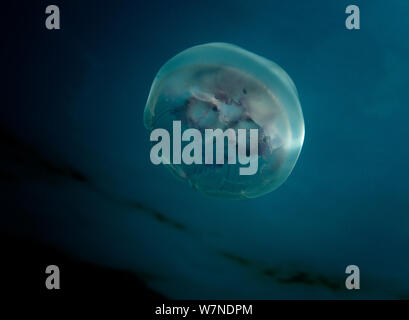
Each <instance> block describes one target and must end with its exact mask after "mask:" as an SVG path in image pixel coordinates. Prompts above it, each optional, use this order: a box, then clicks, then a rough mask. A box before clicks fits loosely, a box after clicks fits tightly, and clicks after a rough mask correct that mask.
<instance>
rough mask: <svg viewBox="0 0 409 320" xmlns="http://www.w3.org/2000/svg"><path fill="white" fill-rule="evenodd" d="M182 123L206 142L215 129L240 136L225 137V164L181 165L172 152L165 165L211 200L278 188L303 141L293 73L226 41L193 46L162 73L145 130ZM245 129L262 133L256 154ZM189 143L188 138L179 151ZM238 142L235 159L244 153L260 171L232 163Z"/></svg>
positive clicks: (251, 195) (147, 111) (155, 84)
mask: <svg viewBox="0 0 409 320" xmlns="http://www.w3.org/2000/svg"><path fill="white" fill-rule="evenodd" d="M175 121H177V123H178V124H180V126H181V130H182V132H183V131H184V130H187V129H196V130H197V132H200V133H202V134H203V137H205V134H206V133H207V132H208V130H210V129H213V130H214V132H216V130H217V129H221V130H219V132H220V131H222V132H223V133H225V132H227V131H229V132H230V133H231V132H232V130H233V132H235V133H238V135H237V136H236V137H234V135H233V136H231V137H230V138H231V139H229V135H227V134H225V135H224V136H223V139H224V138H226V139H227V140H228V143H225V144H224V145H221V148H224V150H222V151H226V152H225V153H224V156H225V157H226V161H224V163H220V161H219V162H217V161H205V160H203V161H201V162H196V163H184V162H183V161H181V162H180V161H179V162H176V163H175V162H172V159H171V157H170V156H169V155H166V156H167V157H169V159H167V160H168V161H164V162H163V163H164V165H165V166H166V167H168V168H169V169H170V171H171V172H172V173H173V174H174V175H175V176H176V177H178V178H179V179H182V180H184V181H186V182H188V183H189V185H190V186H191V187H192V188H194V189H197V190H199V191H201V192H203V193H205V194H207V195H210V196H217V197H223V198H231V199H246V198H255V197H259V196H261V195H264V194H266V193H269V192H271V191H273V190H275V189H276V188H278V187H279V186H280V185H282V184H283V183H284V182H285V181H286V179H287V178H288V177H289V175H290V173H291V171H292V170H293V168H294V166H295V164H296V162H297V159H298V157H299V154H300V152H301V148H302V145H303V141H304V118H303V114H302V110H301V105H300V102H299V98H298V93H297V89H296V87H295V85H294V83H293V81H292V80H291V78H290V77H289V76H288V74H287V73H286V72H285V71H284V70H283V69H282V68H281V67H279V66H278V65H277V64H275V63H274V62H272V61H270V60H267V59H266V58H263V57H261V56H258V55H256V54H254V53H251V52H249V51H247V50H244V49H242V48H240V47H238V46H235V45H232V44H227V43H208V44H203V45H198V46H194V47H191V48H189V49H187V50H184V51H182V52H181V53H179V54H177V55H176V56H174V57H173V58H171V59H170V60H169V61H167V62H166V63H165V64H164V65H163V66H162V67H161V69H160V70H159V72H158V73H157V75H156V77H155V79H154V81H153V84H152V87H151V90H150V93H149V97H148V100H147V103H146V107H145V110H144V125H145V127H146V128H147V129H148V130H149V131H150V132H153V131H154V130H155V129H158V128H162V129H166V130H167V131H168V132H172V128H173V124H174V123H175ZM240 129H244V130H247V131H249V130H250V131H251V130H256V131H257V137H256V144H257V145H256V147H257V148H255V150H256V151H257V154H252V151H251V150H250V148H249V146H251V141H249V136H250V135H248V136H246V138H245V140H243V139H241V140H242V142H243V143H244V145H245V147H244V148H240V145H238V142H239V140H240V139H237V137H239V133H240ZM195 132H196V131H195ZM241 132H243V130H241ZM215 140H216V139H211V140H209V139H206V137H205V138H203V139H201V141H200V142H201V144H203V148H204V149H205V148H207V147H208V146H209V145H210V146H211V145H214V144H215V143H216V142H215ZM246 142H247V144H246ZM188 143H189V141H181V144H182V145H181V146H179V149H180V147H182V148H183V147H184V146H186V145H187V144H188ZM232 145H233V146H235V145H237V150H236V151H235V154H234V156H235V157H240V152H241V153H245V155H247V156H249V157H252V158H253V160H254V159H255V160H256V161H257V172H255V173H254V174H248V175H242V174H240V170H239V169H240V167H242V164H241V163H240V162H239V161H236V162H234V161H230V159H229V160H228V159H227V157H228V156H229V154H230V153H229V152H230V150H228V148H230V147H231V146H232ZM218 147H219V148H220V145H219V146H218ZM206 150H207V149H206ZM240 150H241V151H240ZM179 151H180V150H179ZM174 152H177V151H175V150H172V153H174ZM216 153H217V150H216ZM201 154H202V153H201ZM213 156H215V157H216V155H214V154H213ZM202 157H203V158H204V157H205V155H204V152H203V154H202ZM233 160H234V159H233Z"/></svg>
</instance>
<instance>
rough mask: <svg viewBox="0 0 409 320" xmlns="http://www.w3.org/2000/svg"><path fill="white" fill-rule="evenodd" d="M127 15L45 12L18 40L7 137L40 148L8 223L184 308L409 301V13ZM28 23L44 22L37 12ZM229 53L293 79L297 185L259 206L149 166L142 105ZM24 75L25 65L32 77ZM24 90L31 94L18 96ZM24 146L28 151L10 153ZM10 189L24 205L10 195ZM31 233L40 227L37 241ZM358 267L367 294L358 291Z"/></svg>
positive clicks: (137, 8) (136, 11) (190, 9)
mask: <svg viewBox="0 0 409 320" xmlns="http://www.w3.org/2000/svg"><path fill="white" fill-rule="evenodd" d="M348 4H351V3H350V2H349V1H343V0H339V1H318V0H314V1H295V0H292V1H272V0H269V1H237V0H234V1H203V2H200V3H198V2H197V1H171V2H169V1H168V2H166V1H163V2H162V1H138V2H131V1H119V2H118V3H116V2H113V1H112V2H110V3H109V4H104V5H102V4H101V3H100V2H95V3H91V2H90V3H88V4H83V3H81V2H78V3H75V2H72V3H71V2H70V3H69V4H68V3H66V4H61V5H60V10H61V26H62V29H61V30H59V31H48V30H46V29H45V28H44V25H43V19H44V13H43V8H42V7H40V8H37V7H35V8H34V7H33V10H32V11H31V12H32V14H30V15H29V17H30V18H29V19H28V20H27V19H25V20H24V22H21V26H20V27H21V30H20V31H19V32H18V33H16V34H14V35H13V34H9V35H8V36H7V38H8V39H11V40H12V42H13V44H15V45H16V48H17V51H16V52H12V51H11V50H7V48H6V49H5V50H4V51H3V52H2V60H3V61H6V62H7V61H14V62H15V64H10V65H9V67H8V68H7V67H6V74H7V77H8V79H9V81H8V85H10V88H11V87H13V88H14V89H8V90H7V93H6V95H5V96H6V98H5V102H4V104H3V105H2V107H1V126H2V127H3V128H5V129H4V130H5V131H7V132H8V133H9V134H11V135H12V136H14V137H16V139H17V140H18V141H20V142H21V143H23V144H24V145H25V146H28V147H27V148H25V149H24V150H23V151H21V152H22V154H23V155H22V156H20V158H21V159H20V158H19V159H20V160H21V162H18V163H17V162H16V161H15V154H14V153H13V152H15V151H13V150H14V149H13V148H9V147H4V148H3V149H4V150H5V152H4V156H3V157H4V164H3V167H4V168H5V169H4V171H5V172H7V173H8V174H9V175H11V176H12V177H13V178H12V179H14V180H13V181H14V182H13V183H14V186H16V183H17V182H15V181H16V180H17V181H18V184H17V187H15V188H14V187H13V189H12V190H13V192H14V194H15V198H16V199H17V200H18V205H15V203H14V202H13V203H9V202H10V201H8V200H7V198H9V196H8V193H7V192H10V188H9V187H8V186H7V184H9V183H10V182H9V181H8V182H4V181H2V186H3V187H2V188H4V189H5V192H3V195H4V198H5V200H4V201H5V202H4V203H6V204H5V207H6V208H10V207H11V208H13V209H15V208H16V207H18V208H19V210H21V211H22V212H24V213H22V218H21V219H20V218H19V219H18V221H16V219H15V218H13V217H12V213H11V212H12V210H11V209H10V210H8V211H7V210H5V211H4V213H3V214H2V216H3V220H7V221H8V226H9V228H12V229H13V230H14V231H15V232H17V230H20V231H21V232H28V233H30V232H32V229H31V228H26V227H24V226H25V225H26V221H31V222H33V223H34V225H35V226H36V227H35V235H36V236H37V237H39V238H40V239H42V240H44V241H47V242H49V243H52V244H53V245H56V246H58V247H60V248H61V250H65V251H66V252H69V253H70V254H72V255H74V256H76V257H78V258H80V259H85V260H88V261H92V262H95V263H98V264H101V265H108V266H111V267H115V268H119V269H127V270H130V271H132V272H134V273H135V274H137V275H138V276H139V277H141V278H142V279H144V281H146V283H147V284H148V286H149V287H151V288H153V289H154V290H156V291H158V292H161V293H163V294H165V295H166V296H169V297H177V298H317V297H318V298H367V297H377V298H378V297H386V298H404V297H408V296H409V271H408V270H409V251H408V245H409V187H408V178H409V170H408V168H407V166H408V160H409V148H408V138H409V129H408V127H409V126H408V118H409V104H408V101H409V90H408V89H407V85H408V83H409V59H408V58H409V42H408V37H407V35H408V32H409V18H408V17H409V3H408V2H407V1H404V0H402V1H398V0H394V1H389V2H385V1H380V0H379V1H378V0H376V1H375V0H372V1H354V4H357V5H359V7H360V10H361V29H360V30H352V31H351V30H347V29H346V28H345V19H346V14H345V8H346V6H347V5H348ZM26 14H27V13H26ZM207 42H228V43H232V44H236V45H238V46H241V47H243V48H245V49H247V50H249V51H252V52H254V53H256V54H259V55H261V56H264V57H266V58H268V59H270V60H272V61H274V62H276V63H277V64H279V65H280V66H281V67H282V68H283V69H284V70H286V71H287V72H288V74H289V75H290V76H291V78H292V79H293V81H294V83H295V85H296V86H297V90H298V93H299V97H300V102H301V105H302V108H303V113H304V119H305V126H306V132H305V142H304V146H303V149H302V152H301V155H300V158H299V160H298V163H297V165H296V166H295V169H294V171H293V173H292V174H291V175H290V177H289V178H288V180H287V181H286V183H285V184H284V185H283V186H281V187H280V188H279V189H277V190H276V191H274V192H272V193H270V194H268V195H266V196H263V197H260V198H257V199H252V200H244V201H232V200H224V199H217V198H210V197H207V196H205V195H203V194H201V193H198V192H195V191H194V190H193V189H191V188H190V187H189V186H188V185H187V184H184V183H182V182H180V181H177V180H176V179H174V177H173V176H172V175H171V174H170V173H169V172H168V170H166V169H165V168H163V167H160V166H159V167H157V166H154V165H152V164H151V162H150V159H149V151H150V144H149V132H148V131H147V130H146V129H145V128H144V126H143V119H142V116H143V109H144V107H145V103H146V100H147V96H148V93H149V89H150V85H151V83H152V80H153V79H154V77H155V74H156V72H157V71H158V70H159V68H160V67H161V65H162V64H164V63H165V62H166V61H167V60H168V59H170V58H171V57H172V56H174V55H175V54H177V53H178V52H180V51H182V50H184V49H186V48H188V47H191V46H193V45H197V44H202V43H207ZM17 62H18V63H17ZM15 88H17V89H15ZM11 149H13V150H11ZM7 190H8V191H7ZM26 229H27V230H26ZM350 264H355V265H358V266H359V268H360V270H361V290H359V291H356V292H349V291H347V290H346V289H345V287H344V281H345V277H346V275H345V268H346V266H347V265H350Z"/></svg>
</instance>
